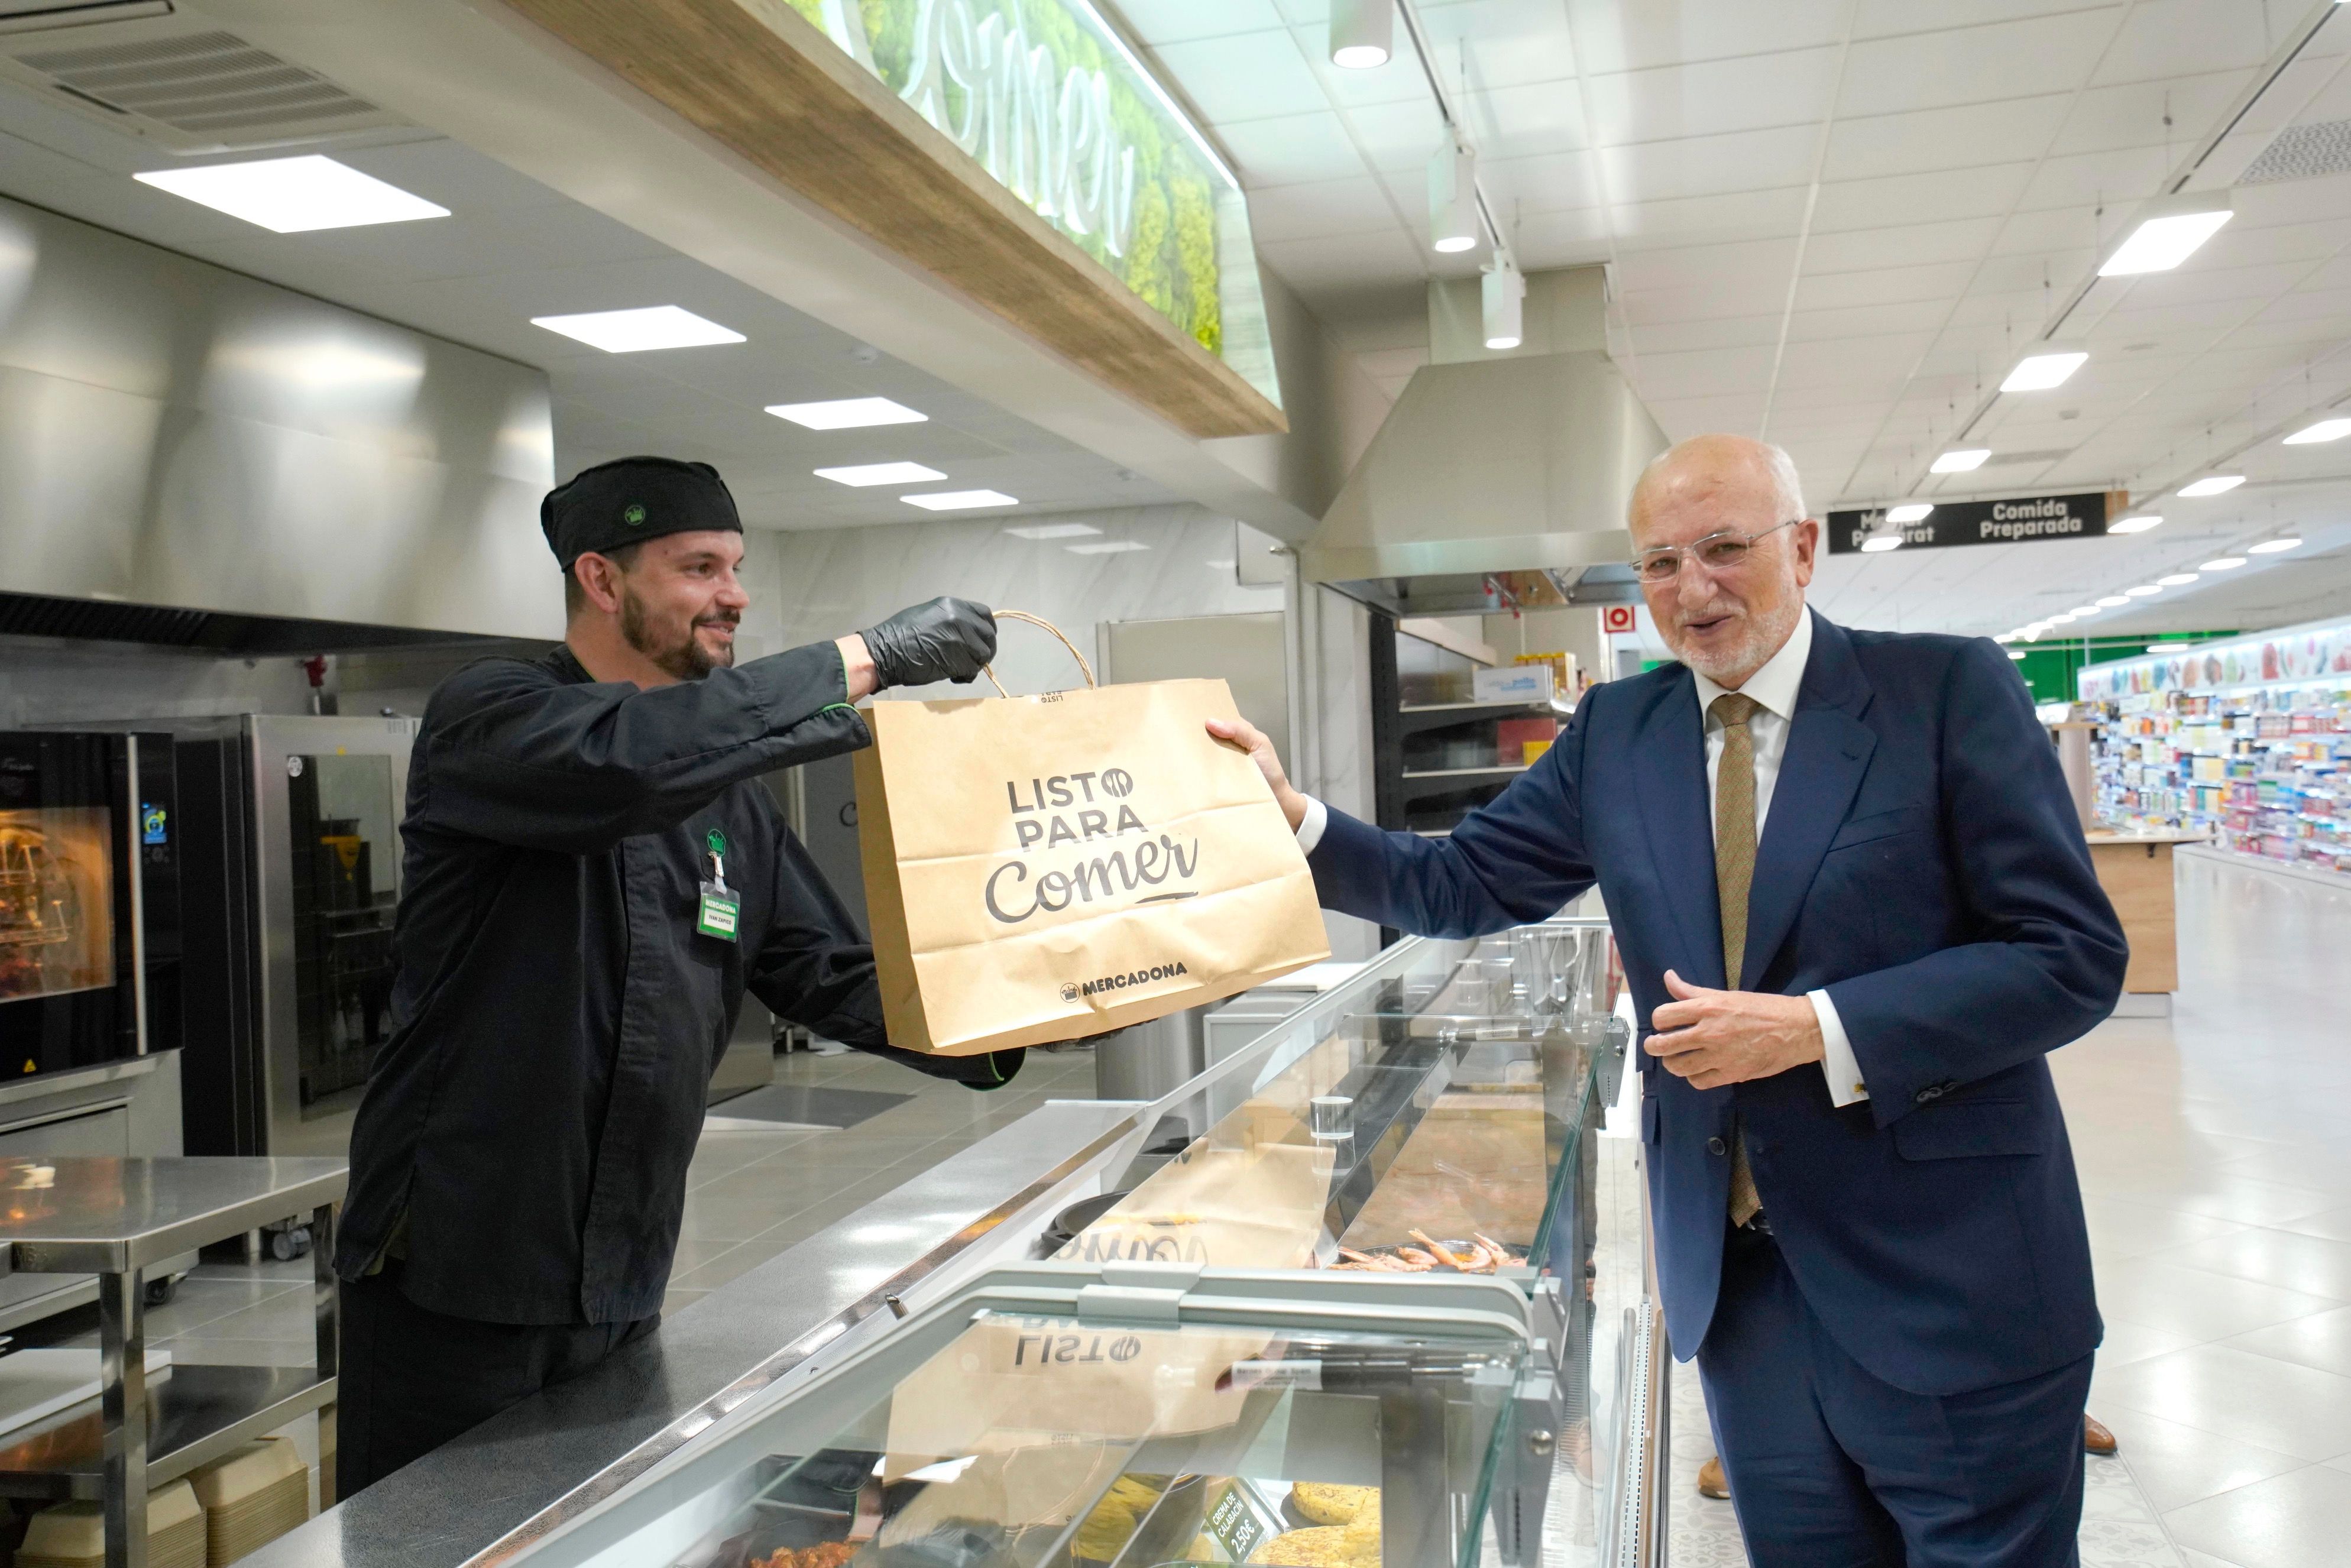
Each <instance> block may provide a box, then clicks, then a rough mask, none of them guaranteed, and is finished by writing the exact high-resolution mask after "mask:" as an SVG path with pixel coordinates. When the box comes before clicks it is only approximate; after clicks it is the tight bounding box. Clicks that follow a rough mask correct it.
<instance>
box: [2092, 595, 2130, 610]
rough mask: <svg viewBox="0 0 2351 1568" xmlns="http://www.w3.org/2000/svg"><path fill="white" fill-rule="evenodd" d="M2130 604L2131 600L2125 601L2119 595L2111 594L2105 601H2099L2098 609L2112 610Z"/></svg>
mask: <svg viewBox="0 0 2351 1568" xmlns="http://www.w3.org/2000/svg"><path fill="white" fill-rule="evenodd" d="M2129 602H2130V601H2129V600H2127V599H2125V598H2124V597H2123V596H2122V595H2121V594H2119V593H2109V594H2107V595H2106V596H2105V598H2104V599H2101V600H2099V601H2098V608H2099V609H2101V610H2112V609H2113V608H2114V607H2115V606H2116V605H2117V604H2128V603H2129Z"/></svg>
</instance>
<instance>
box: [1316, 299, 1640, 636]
mask: <svg viewBox="0 0 2351 1568" xmlns="http://www.w3.org/2000/svg"><path fill="white" fill-rule="evenodd" d="M1527 283H1528V293H1527V299H1526V302H1525V330H1524V334H1523V339H1524V340H1523V346H1521V347H1520V348H1518V349H1515V350H1503V351H1499V352H1497V351H1492V350H1488V349H1487V348H1486V347H1485V344H1484V333H1483V331H1482V329H1481V328H1480V325H1479V320H1478V310H1479V306H1478V289H1477V285H1476V280H1475V279H1469V280H1444V281H1440V282H1437V283H1433V284H1431V285H1430V288H1429V317H1430V319H1429V335H1430V341H1431V359H1432V362H1431V363H1430V364H1428V365H1426V366H1424V367H1423V368H1422V369H1420V370H1419V371H1415V372H1414V374H1413V378H1412V380H1411V381H1410V382H1407V383H1406V384H1405V390H1404V395H1403V396H1402V397H1400V398H1398V399H1397V400H1396V404H1395V408H1394V409H1393V410H1392V411H1390V413H1389V414H1388V417H1387V420H1386V422H1385V423H1384V424H1382V425H1381V427H1380V430H1379V434H1376V435H1374V437H1373V438H1372V444H1371V445H1370V447H1369V448H1368V449H1366V450H1365V452H1364V456H1363V459H1362V461H1360V462H1359V463H1357V464H1356V465H1355V469H1354V472H1353V474H1351V475H1349V476H1348V477H1347V483H1346V485H1345V486H1344V487H1343V488H1342V489H1341V491H1340V493H1339V497H1338V499H1337V500H1335V501H1334V502H1332V506H1331V509H1330V511H1329V512H1328V513H1326V514H1325V515H1324V517H1323V519H1322V528H1321V529H1320V530H1319V531H1317V532H1316V534H1315V535H1314V537H1313V538H1312V539H1311V540H1310V541H1308V543H1307V544H1306V545H1305V546H1304V547H1303V549H1301V556H1302V557H1303V559H1304V564H1305V569H1306V574H1307V576H1308V577H1309V578H1310V579H1311V580H1314V581H1317V582H1326V583H1329V584H1331V585H1332V586H1333V587H1336V588H1340V589H1342V590H1343V591H1347V592H1350V593H1353V595H1354V596H1355V597H1357V598H1362V599H1366V600H1368V601H1372V602H1375V603H1385V604H1394V603H1395V602H1397V601H1405V602H1409V603H1411V604H1413V605H1414V606H1415V607H1416V608H1417V609H1418V610H1420V611H1422V612H1430V611H1436V610H1438V609H1441V608H1451V607H1452V606H1440V605H1439V604H1437V603H1436V602H1434V601H1435V599H1436V598H1437V595H1438V594H1439V593H1440V592H1444V593H1446V595H1447V597H1449V598H1459V597H1461V595H1460V594H1459V593H1454V592H1449V591H1448V589H1450V588H1460V589H1463V590H1464V591H1468V590H1469V589H1472V588H1474V589H1476V590H1478V591H1479V592H1481V593H1482V592H1484V591H1486V590H1487V588H1488V586H1489V585H1487V584H1486V583H1485V581H1484V580H1485V579H1486V578H1488V577H1489V576H1499V575H1507V574H1529V573H1535V574H1541V575H1543V576H1545V577H1547V578H1549V579H1550V580H1552V581H1553V582H1554V583H1556V584H1557V585H1558V587H1559V590H1560V591H1561V592H1562V594H1563V595H1564V596H1566V597H1568V598H1571V599H1574V600H1577V601H1582V600H1585V599H1589V600H1591V601H1594V602H1598V601H1614V600H1616V599H1619V598H1622V597H1624V595H1623V593H1622V584H1620V583H1613V582H1612V583H1609V584H1608V585H1607V589H1606V591H1598V590H1600V589H1601V588H1602V583H1601V582H1600V581H1598V580H1595V581H1593V583H1592V584H1591V586H1592V587H1593V589H1594V590H1595V591H1593V592H1592V593H1590V594H1583V593H1578V592H1576V591H1575V590H1576V588H1577V586H1578V583H1579V580H1581V579H1583V577H1584V575H1585V573H1586V572H1587V570H1589V569H1593V568H1605V567H1609V566H1621V564H1622V563H1623V562H1624V561H1625V560H1626V559H1628V557H1629V556H1630V555H1631V553H1632V541H1631V538H1630V536H1629V535H1627V534H1626V532H1625V500H1626V497H1629V496H1630V495H1631V493H1632V488H1633V482H1634V481H1635V479H1636V478H1638V477H1639V476H1640V473H1641V469H1642V468H1643V466H1644V465H1646V464H1647V463H1648V461H1649V460H1650V459H1651V458H1652V457H1655V456H1656V455H1657V454H1658V453H1660V452H1662V451H1664V450H1665V448H1666V444H1667V442H1666V435H1665V433H1664V432H1663V431H1662V430H1660V429H1659V428H1658V427H1657V423H1656V420H1654V419H1652V418H1650V417H1649V411H1648V410H1647V409H1646V408H1645V407H1644V406H1643V405H1642V403H1641V400H1640V398H1639V397H1638V396H1636V395H1635V392H1634V391H1633V389H1632V387H1631V386H1630V385H1629V384H1628V383H1627V382H1625V378H1624V376H1623V375H1622V374H1621V373H1619V372H1618V371H1617V369H1616V366H1615V362H1614V361H1612V360H1611V359H1610V358H1609V357H1608V353H1607V350H1606V329H1605V325H1604V298H1605V296H1604V287H1605V280H1604V270H1603V269H1602V268H1600V267H1574V268H1570V269H1567V270H1564V271H1560V272H1552V273H1539V274H1536V275H1533V276H1531V277H1529V278H1528V279H1527ZM1599 575H1600V576H1601V577H1603V578H1614V577H1621V576H1622V575H1623V573H1621V572H1614V573H1610V572H1604V573H1601V574H1599ZM1438 580H1447V581H1446V582H1445V583H1440V582H1439V581H1438ZM1416 582H1418V583H1422V584H1425V586H1426V588H1427V589H1428V590H1429V592H1427V593H1420V594H1416V593H1414V592H1412V591H1411V590H1412V586H1413V585H1414V584H1415V583H1416ZM1476 596H1477V595H1476V594H1473V595H1472V597H1473V598H1474V597H1476ZM1460 607H1461V608H1468V607H1469V606H1468V604H1467V603H1465V604H1463V605H1462V606H1460Z"/></svg>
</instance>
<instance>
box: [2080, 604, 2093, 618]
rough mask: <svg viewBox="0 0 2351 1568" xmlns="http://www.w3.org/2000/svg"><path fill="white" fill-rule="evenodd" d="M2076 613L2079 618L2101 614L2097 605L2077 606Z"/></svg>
mask: <svg viewBox="0 0 2351 1568" xmlns="http://www.w3.org/2000/svg"><path fill="white" fill-rule="evenodd" d="M2097 613H2099V610H2098V607H2097V606H2096V605H2095V604H2076V605H2075V606H2074V615H2075V616H2077V617H2079V616H2083V615H2095V614H2097Z"/></svg>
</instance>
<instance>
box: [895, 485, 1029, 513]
mask: <svg viewBox="0 0 2351 1568" xmlns="http://www.w3.org/2000/svg"><path fill="white" fill-rule="evenodd" d="M898 499H900V500H902V501H904V502H905V503H906V505H908V506H910V507H922V508H923V510H925V511H926V512H967V511H969V510H971V509H972V508H973V507H1017V506H1019V504H1020V503H1019V501H1017V500H1015V499H1014V498H1013V497H1010V496H1008V495H1006V494H1004V492H1002V491H1001V490H934V491H933V492H932V493H931V494H929V495H927V496H901V497H898Z"/></svg>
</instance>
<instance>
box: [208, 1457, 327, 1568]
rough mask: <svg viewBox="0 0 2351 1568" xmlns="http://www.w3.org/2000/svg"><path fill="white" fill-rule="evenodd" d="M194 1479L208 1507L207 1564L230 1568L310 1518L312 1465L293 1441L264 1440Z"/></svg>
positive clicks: (216, 1567) (218, 1460)
mask: <svg viewBox="0 0 2351 1568" xmlns="http://www.w3.org/2000/svg"><path fill="white" fill-rule="evenodd" d="M188 1479H189V1480H190V1481H191V1482H193V1484H194V1486H195V1489H196V1500H197V1501H198V1502H200V1503H202V1504H204V1541H205V1549H204V1560H205V1562H206V1563H207V1564H208V1565H209V1568H225V1564H227V1563H234V1562H235V1561H236V1560H237V1559H238V1558H240V1557H242V1556H244V1555H245V1554H246V1552H252V1551H256V1550H257V1549H258V1548H260V1547H263V1546H266V1545H267V1544H268V1543H269V1542H273V1541H275V1540H277V1538H278V1537H279V1536H281V1535H283V1534H285V1533H286V1532H287V1531H289V1530H292V1529H293V1528H294V1527H295V1526H297V1525H298V1524H300V1523H301V1522H303V1521H305V1520H307V1519H308V1518H309V1517H310V1467H309V1466H308V1465H306V1464H304V1463H303V1462H302V1456H301V1455H300V1454H298V1453H296V1452H295V1451H294V1439H293V1438H291V1437H264V1438H262V1439H261V1440H260V1441H259V1442H257V1443H247V1444H246V1446H245V1447H244V1448H239V1449H237V1450H236V1451H235V1452H234V1453H232V1454H230V1455H229V1456H228V1457H227V1458H225V1459H216V1460H214V1462H213V1463H211V1464H209V1465H206V1466H205V1467H204V1469H200V1470H198V1471H196V1472H195V1474H193V1475H192V1476H190V1477H189V1478H188Z"/></svg>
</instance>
